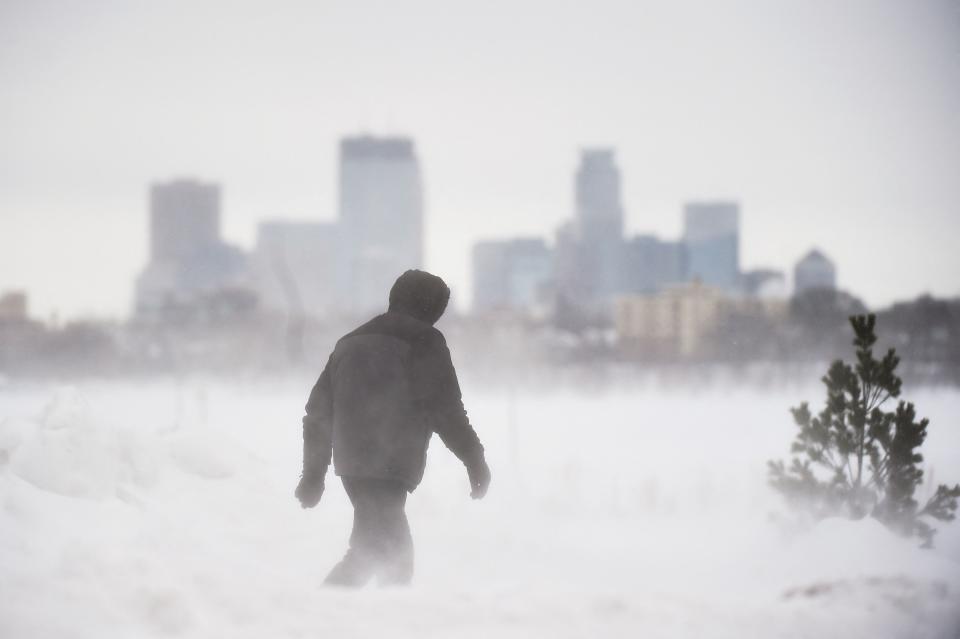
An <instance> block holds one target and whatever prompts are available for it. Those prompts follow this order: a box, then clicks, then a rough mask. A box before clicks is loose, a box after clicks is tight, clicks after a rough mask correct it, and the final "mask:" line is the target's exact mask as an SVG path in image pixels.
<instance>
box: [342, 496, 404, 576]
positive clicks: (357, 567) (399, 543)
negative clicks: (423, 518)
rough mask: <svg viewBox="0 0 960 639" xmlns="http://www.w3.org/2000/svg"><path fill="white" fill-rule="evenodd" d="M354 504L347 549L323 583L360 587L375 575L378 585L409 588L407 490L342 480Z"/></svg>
mask: <svg viewBox="0 0 960 639" xmlns="http://www.w3.org/2000/svg"><path fill="white" fill-rule="evenodd" d="M342 481H343V487H344V488H345V489H346V491H347V496H348V497H349V498H350V503H352V504H353V531H352V532H351V533H350V548H349V549H347V554H346V555H345V556H344V557H343V559H341V560H340V563H338V564H337V565H336V566H334V567H333V570H331V571H330V574H329V575H327V579H326V582H325V583H327V584H329V585H335V586H352V587H360V586H363V585H365V584H366V583H367V582H368V581H370V579H371V578H372V577H373V576H374V575H376V576H377V578H378V581H379V583H380V585H382V586H383V585H399V584H408V583H410V579H411V578H412V577H413V539H412V538H411V537H410V525H409V524H408V523H407V514H406V512H404V506H405V505H406V502H407V488H406V486H404V485H403V484H401V483H399V482H395V481H388V480H384V479H361V478H351V477H343V478H342Z"/></svg>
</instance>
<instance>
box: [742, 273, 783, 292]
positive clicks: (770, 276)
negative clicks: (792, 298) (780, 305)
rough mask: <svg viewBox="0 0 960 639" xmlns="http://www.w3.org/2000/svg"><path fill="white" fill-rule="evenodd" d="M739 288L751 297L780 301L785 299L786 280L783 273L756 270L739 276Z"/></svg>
mask: <svg viewBox="0 0 960 639" xmlns="http://www.w3.org/2000/svg"><path fill="white" fill-rule="evenodd" d="M740 288H741V289H742V290H743V292H744V294H746V295H749V296H751V297H761V298H765V299H782V298H786V297H787V278H786V277H785V276H784V274H783V271H778V270H776V269H770V268H757V269H753V270H750V271H744V272H743V273H741V274H740Z"/></svg>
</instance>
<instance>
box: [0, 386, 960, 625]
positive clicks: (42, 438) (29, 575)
mask: <svg viewBox="0 0 960 639" xmlns="http://www.w3.org/2000/svg"><path fill="white" fill-rule="evenodd" d="M309 385H310V381H309V380H306V381H305V382H304V383H302V384H295V383H279V382H278V383H273V384H270V383H265V382H245V383H231V384H227V383H224V382H211V381H203V380H192V381H181V382H173V381H171V382H151V383H149V384H141V385H124V384H116V383H109V384H108V383H99V384H98V383H86V384H82V385H79V386H77V387H72V388H55V387H52V386H51V387H41V386H30V387H14V386H7V387H5V388H0V637H4V638H11V639H19V638H34V637H51V638H56V639H64V638H70V637H95V638H98V639H102V638H109V637H123V638H129V637H152V636H182V637H204V638H206V637H231V638H234V637H236V638H242V637H251V638H256V639H264V638H274V637H376V636H390V637H639V636H649V637H737V638H743V637H818V638H820V637H871V638H875V637H904V638H907V637H909V638H911V639H915V638H916V639H919V638H922V637H957V636H960V634H958V633H960V569H958V568H960V523H955V524H952V525H941V526H939V528H940V534H939V535H938V537H937V547H936V549H934V550H932V551H930V550H921V549H919V548H918V547H917V544H916V542H914V541H906V540H903V539H900V538H898V537H894V536H892V535H891V534H890V533H888V532H887V531H886V530H885V529H884V528H883V527H882V526H880V525H879V524H877V523H876V522H874V521H871V520H864V521H859V522H849V521H842V520H828V521H824V522H821V523H820V524H819V525H817V526H815V527H812V528H808V529H806V530H802V531H797V530H795V529H791V528H787V527H786V526H784V525H783V524H782V523H781V519H779V518H778V513H781V512H782V507H781V504H780V501H779V499H778V498H777V496H776V495H775V494H773V493H772V492H771V491H770V490H769V489H768V488H767V487H766V484H765V481H766V467H765V462H766V460H767V459H769V458H771V457H783V456H785V454H786V453H787V451H788V449H789V443H790V439H791V438H792V435H793V426H792V424H791V422H790V418H789V414H788V412H787V408H788V407H789V406H792V405H795V404H797V403H798V402H799V401H800V400H802V399H809V400H811V401H812V402H814V404H815V405H818V404H819V402H820V401H821V398H822V391H821V389H820V388H819V387H817V386H816V385H811V386H810V387H809V388H803V389H789V390H775V391H771V390H766V391H760V390H749V389H738V388H735V387H714V388H710V389H706V390H700V391H698V392H693V391H692V389H691V388H690V387H684V388H675V389H668V388H664V387H662V386H659V387H658V386H655V385H650V386H641V387H638V388H636V389H619V390H617V391H615V392H611V393H609V394H597V393H595V392H592V391H591V392H590V393H575V392H571V391H560V390H556V391H538V392H525V391H522V390H518V391H515V392H513V393H510V394H505V393H496V392H489V391H487V392H483V391H479V390H473V389H471V386H470V384H468V383H467V384H464V388H465V391H466V393H467V396H466V400H467V406H468V409H469V410H470V414H471V417H472V419H473V422H474V423H475V425H476V427H477V430H478V432H479V433H480V435H481V438H482V439H483V440H484V442H485V444H486V446H487V449H488V457H489V460H490V463H491V467H492V469H493V473H494V479H493V484H492V486H491V491H490V494H489V495H488V497H487V499H486V500H484V501H482V502H474V501H471V500H470V499H469V498H468V495H467V493H468V487H467V480H466V474H465V473H464V472H463V470H462V468H461V467H460V466H459V465H458V463H457V462H456V460H455V459H454V458H453V456H452V455H450V454H449V453H448V452H447V451H446V450H444V449H443V446H442V444H441V443H440V442H439V441H438V440H436V439H435V440H434V442H433V444H432V446H431V450H430V462H429V464H428V469H427V474H426V477H425V479H424V482H423V484H422V486H421V487H420V489H419V490H418V491H417V492H416V493H414V495H413V496H412V497H411V499H410V501H409V507H408V511H409V515H410V519H411V525H412V527H413V533H414V539H415V543H416V547H417V576H416V579H415V583H414V585H413V586H412V587H410V588H406V589H377V588H375V587H371V588H368V589H366V590H363V591H359V592H349V591H347V592H345V591H340V590H331V589H326V588H323V587H322V586H321V581H322V579H323V577H324V575H325V573H326V571H327V570H328V569H329V567H330V566H331V565H332V564H333V563H334V562H335V561H336V560H337V559H338V558H339V556H340V555H341V553H342V552H343V550H344V549H345V546H346V540H347V535H348V533H349V528H350V509H349V504H348V502H347V500H346V497H345V495H344V493H343V490H342V487H341V486H340V485H339V482H338V481H336V479H335V478H330V479H329V480H328V487H327V492H326V494H325V495H324V497H323V500H322V501H321V503H320V505H319V506H318V507H317V508H316V509H314V510H307V511H304V510H302V509H301V508H300V507H299V504H298V503H297V502H296V501H295V500H294V498H293V488H294V486H295V485H296V481H297V478H298V474H299V470H300V468H299V466H300V446H301V440H300V421H299V419H300V416H301V410H302V406H303V403H304V401H305V399H306V395H307V393H308V391H309ZM907 390H908V392H907V396H908V398H909V399H911V400H913V401H915V402H916V403H917V405H918V407H919V412H920V414H922V415H924V416H928V417H930V418H931V422H932V423H931V426H930V435H929V438H928V441H927V444H926V446H925V454H926V459H927V472H928V475H929V474H932V475H933V476H934V477H933V478H934V480H935V481H943V482H950V483H953V482H957V481H960V463H958V462H960V423H958V418H957V415H958V414H960V392H957V391H947V390H940V391H936V390H921V391H915V392H910V390H911V389H907ZM924 490H929V487H928V486H925V487H924Z"/></svg>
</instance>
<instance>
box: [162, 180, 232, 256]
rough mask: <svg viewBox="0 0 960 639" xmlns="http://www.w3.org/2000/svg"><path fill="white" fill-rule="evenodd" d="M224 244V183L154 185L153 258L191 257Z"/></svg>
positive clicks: (187, 182)
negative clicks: (221, 187) (222, 189)
mask: <svg viewBox="0 0 960 639" xmlns="http://www.w3.org/2000/svg"><path fill="white" fill-rule="evenodd" d="M219 243H220V186H219V185H217V184H212V183H206V182H199V181H197V180H190V179H183V180H173V181H170V182H166V183H161V184H154V185H152V186H151V187H150V259H151V261H155V262H160V261H177V260H184V259H191V258H193V257H196V256H197V255H198V254H201V253H203V252H205V251H207V250H208V249H210V248H211V247H213V246H215V245H217V244H219Z"/></svg>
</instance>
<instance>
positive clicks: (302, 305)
mask: <svg viewBox="0 0 960 639" xmlns="http://www.w3.org/2000/svg"><path fill="white" fill-rule="evenodd" d="M341 251H342V242H341V241H340V229H339V227H338V225H336V224H333V223H322V222H288V221H270V222H262V223H261V224H260V225H259V226H258V227H257V243H256V247H255V248H254V252H253V264H254V270H255V275H256V288H257V293H258V295H259V298H260V304H261V306H262V307H263V308H264V309H266V310H272V311H281V312H284V313H286V314H288V315H291V316H295V317H302V316H311V317H327V316H329V315H331V314H336V313H338V312H339V311H340V310H341V309H340V308H339V302H340V300H341V299H342V291H343V288H344V283H343V282H342V281H340V277H341V276H342V269H341V268H340V264H341V261H342V260H341Z"/></svg>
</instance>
